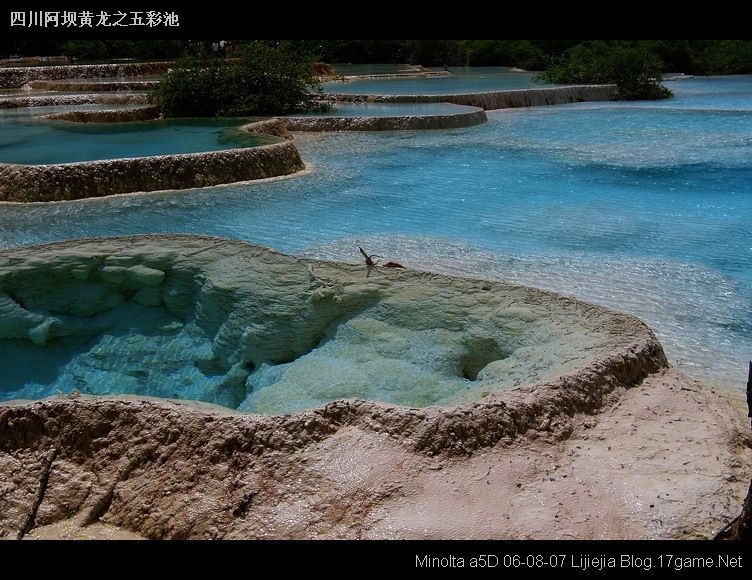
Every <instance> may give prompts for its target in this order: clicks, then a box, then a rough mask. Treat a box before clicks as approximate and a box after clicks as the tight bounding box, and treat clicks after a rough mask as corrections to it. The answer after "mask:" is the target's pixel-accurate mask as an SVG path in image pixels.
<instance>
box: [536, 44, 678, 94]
mask: <svg viewBox="0 0 752 580" xmlns="http://www.w3.org/2000/svg"><path fill="white" fill-rule="evenodd" d="M662 70H663V63H662V62H661V61H660V59H659V58H658V57H657V56H656V55H655V54H654V53H653V52H651V51H650V50H648V49H647V48H646V47H644V46H641V45H634V46H632V45H629V44H623V43H613V44H610V43H606V42H592V43H587V44H579V45H577V46H575V47H573V48H571V49H569V50H568V51H567V52H565V53H564V55H563V57H562V58H561V59H560V60H558V61H556V62H554V63H553V64H552V65H551V66H550V67H549V68H548V69H547V70H546V71H544V72H543V73H542V75H541V78H542V79H543V80H545V81H547V82H549V83H555V84H615V85H616V86H617V87H618V94H617V97H616V98H617V99H619V100H625V101H631V100H639V99H665V98H668V97H670V96H671V95H672V93H671V91H669V90H668V89H667V88H666V87H664V86H663V85H661V84H660V79H661V75H662Z"/></svg>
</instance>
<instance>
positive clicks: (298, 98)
mask: <svg viewBox="0 0 752 580" xmlns="http://www.w3.org/2000/svg"><path fill="white" fill-rule="evenodd" d="M232 57H233V58H232V59H229V60H225V59H224V58H222V57H215V56H199V57H189V58H186V59H183V60H181V61H179V62H178V63H177V65H176V66H175V67H174V68H173V69H172V70H170V71H169V72H168V73H167V75H166V76H165V77H164V79H163V80H162V82H160V83H159V86H158V88H157V89H156V90H155V91H154V92H153V93H152V95H151V99H152V102H153V103H154V104H156V105H158V106H159V107H160V109H161V110H162V113H163V114H164V115H165V116H166V117H212V116H249V115H283V114H287V113H293V112H298V111H304V110H312V109H314V108H317V107H318V105H317V102H316V94H315V93H316V92H317V90H319V89H320V85H318V81H317V79H316V78H314V77H313V75H312V74H311V65H312V62H313V58H312V57H308V56H303V55H302V54H301V53H300V51H299V50H297V49H295V48H293V47H290V46H289V45H287V44H285V43H282V44H276V43H267V42H250V43H247V44H240V45H236V46H235V47H234V48H233V53H232Z"/></svg>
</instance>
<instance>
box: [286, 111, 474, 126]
mask: <svg viewBox="0 0 752 580" xmlns="http://www.w3.org/2000/svg"><path fill="white" fill-rule="evenodd" d="M280 121H281V122H282V124H283V125H284V126H285V127H286V128H287V129H289V130H290V131H406V130H424V129H453V128H457V127H472V126H474V125H480V124H482V123H485V122H486V121H488V118H487V117H486V113H485V111H483V110H482V109H477V108H475V109H472V110H469V111H466V112H461V113H454V114H451V115H423V116H420V115H410V116H394V117H281V118H280Z"/></svg>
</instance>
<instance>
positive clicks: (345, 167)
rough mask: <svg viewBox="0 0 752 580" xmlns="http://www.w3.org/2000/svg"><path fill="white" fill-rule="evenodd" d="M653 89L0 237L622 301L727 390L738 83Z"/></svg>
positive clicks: (749, 320) (742, 181) (740, 141)
mask: <svg viewBox="0 0 752 580" xmlns="http://www.w3.org/2000/svg"><path fill="white" fill-rule="evenodd" d="M426 82H429V81H426ZM669 86H670V87H671V89H672V90H674V91H675V93H676V97H675V98H674V99H671V100H667V101H660V102H640V103H583V104H576V105H566V106H558V107H545V108H534V109H526V110H521V109H518V110H505V111H498V112H491V113H489V122H488V123H487V124H485V125H481V126H477V127H472V128H464V129H453V130H446V131H422V132H421V131H404V132H379V133H335V134H322V135H309V134H306V135H299V136H298V138H297V144H298V146H299V148H300V150H301V153H302V156H303V158H304V160H305V161H306V162H307V163H308V164H309V166H310V168H311V171H310V172H309V173H306V174H304V175H299V176H296V177H293V178H290V179H285V180H278V181H272V182H266V183H257V184H252V185H234V186H227V187H221V188H212V189H206V190H195V191H189V192H169V193H156V194H147V195H138V196H120V197H117V196H116V197H111V198H107V199H98V200H89V201H82V202H67V203H55V204H46V205H4V206H3V207H2V208H0V244H2V246H5V247H10V246H15V245H19V244H30V243H38V242H47V241H52V240H60V239H67V238H77V237H82V236H95V235H117V234H132V233H149V232H167V231H169V232H193V233H202V234H213V235H219V236H227V237H231V238H239V239H242V240H247V241H250V242H255V243H261V244H265V245H268V246H272V247H274V248H277V249H279V250H282V251H284V252H290V253H295V254H305V255H309V256H316V257H323V258H337V259H346V260H352V261H358V260H359V256H358V254H357V245H362V246H364V247H366V248H367V249H368V251H369V252H373V253H378V254H381V255H384V256H386V257H387V258H388V259H393V260H398V261H400V262H403V263H405V264H407V265H410V266H412V267H417V268H431V269H434V270H439V271H443V272H447V273H453V274H460V275H464V276H482V277H502V278H506V279H510V280H513V281H517V282H520V283H525V284H531V285H535V286H539V287H545V288H549V289H553V290H557V291H560V292H563V293H566V294H570V295H574V296H577V297H578V298H580V299H584V300H589V301H592V302H596V303H600V304H604V305H606V306H610V307H613V308H616V309H619V310H623V311H627V312H630V313H632V314H635V315H637V316H639V317H641V318H642V319H643V320H645V321H646V322H647V323H648V324H649V325H650V326H651V327H652V328H653V329H654V330H655V331H656V333H657V335H658V337H659V338H660V340H661V342H662V343H663V345H664V347H665V349H666V352H667V354H668V356H669V358H670V360H671V361H672V363H674V364H675V365H676V366H678V367H679V368H680V369H682V370H684V371H686V372H688V373H689V374H691V375H693V376H695V377H698V378H701V379H705V380H707V381H709V382H710V383H711V384H714V385H722V386H730V387H736V388H741V387H742V386H743V384H744V382H745V380H746V363H747V360H748V359H749V358H750V355H752V76H742V77H730V78H705V79H699V78H698V79H691V80H681V81H676V82H674V83H671V84H670V85H669ZM0 118H2V114H0ZM3 129H4V127H3ZM0 364H2V363H1V362H0Z"/></svg>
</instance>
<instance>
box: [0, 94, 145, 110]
mask: <svg viewBox="0 0 752 580" xmlns="http://www.w3.org/2000/svg"><path fill="white" fill-rule="evenodd" d="M147 102H148V97H147V95H146V94H144V93H139V94H136V93H126V94H117V93H116V94H111V93H105V94H96V93H91V94H88V95H37V96H28V97H5V98H0V109H20V108H24V107H56V106H60V105H131V104H133V105H143V104H146V103H147Z"/></svg>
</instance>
